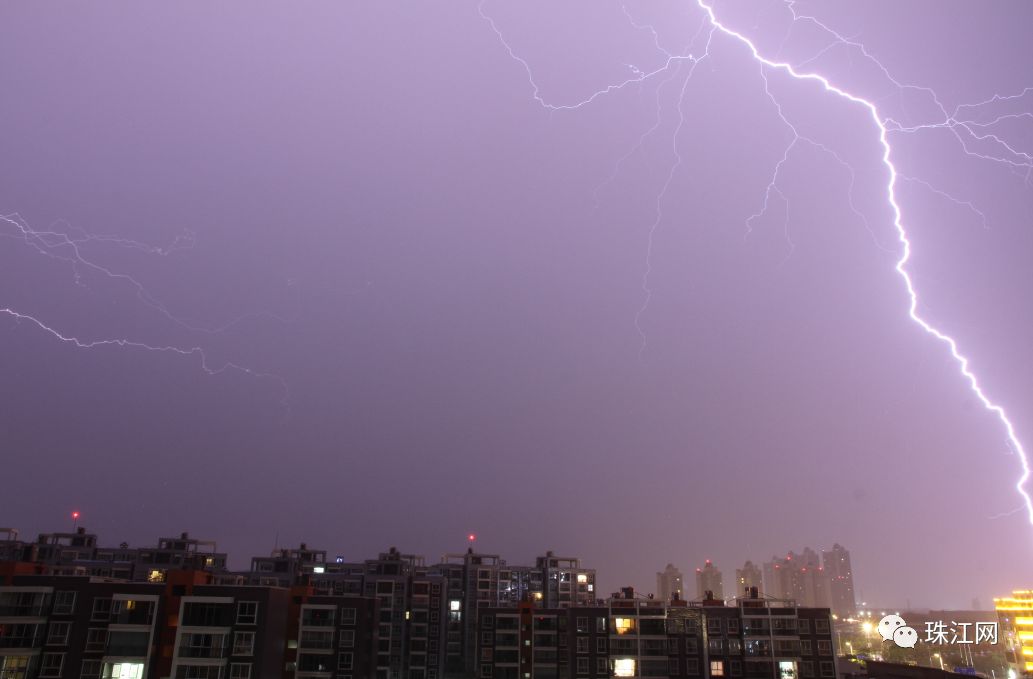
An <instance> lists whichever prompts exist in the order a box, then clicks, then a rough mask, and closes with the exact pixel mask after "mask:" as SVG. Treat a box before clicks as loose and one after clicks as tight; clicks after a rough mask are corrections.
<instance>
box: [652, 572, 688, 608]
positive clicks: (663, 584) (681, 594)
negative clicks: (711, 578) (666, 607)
mask: <svg viewBox="0 0 1033 679" xmlns="http://www.w3.org/2000/svg"><path fill="white" fill-rule="evenodd" d="M656 598H657V599H659V600H660V601H671V600H672V599H684V598H686V592H685V578H684V577H682V573H681V571H680V570H678V569H677V568H675V567H674V565H673V564H667V568H665V569H663V570H662V571H660V572H658V573H657V574H656Z"/></svg>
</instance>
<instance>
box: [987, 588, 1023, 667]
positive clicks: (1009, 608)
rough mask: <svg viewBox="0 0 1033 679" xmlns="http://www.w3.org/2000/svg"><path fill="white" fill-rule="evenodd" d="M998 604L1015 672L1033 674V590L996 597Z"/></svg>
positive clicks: (1006, 646) (1008, 651)
mask: <svg viewBox="0 0 1033 679" xmlns="http://www.w3.org/2000/svg"><path fill="white" fill-rule="evenodd" d="M994 608H996V609H997V620H998V623H999V629H1000V632H1001V634H1002V635H1003V636H1004V639H1003V642H1004V644H1005V648H1006V649H1007V650H1006V653H1007V658H1008V665H1009V667H1010V669H1011V670H1012V671H1013V672H1014V676H1018V677H1022V676H1029V675H1030V674H1033V591H1031V590H1028V589H1024V590H1015V591H1014V592H1012V593H1011V596H1008V597H1000V598H994ZM1011 674H1012V672H1009V675H1011Z"/></svg>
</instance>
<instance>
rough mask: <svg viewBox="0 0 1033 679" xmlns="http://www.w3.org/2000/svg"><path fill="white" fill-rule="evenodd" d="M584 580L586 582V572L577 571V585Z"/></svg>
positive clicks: (583, 582)
mask: <svg viewBox="0 0 1033 679" xmlns="http://www.w3.org/2000/svg"><path fill="white" fill-rule="evenodd" d="M586 582H588V574H587V573H578V574H577V583H578V584H579V585H583V584H585V583H586Z"/></svg>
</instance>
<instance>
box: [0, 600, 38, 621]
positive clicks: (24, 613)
mask: <svg viewBox="0 0 1033 679" xmlns="http://www.w3.org/2000/svg"><path fill="white" fill-rule="evenodd" d="M46 609H47V606H46V602H45V601H37V602H33V603H29V604H7V605H2V606H0V618H16V617H17V618H23V617H24V618H42V617H44V616H45V615H46Z"/></svg>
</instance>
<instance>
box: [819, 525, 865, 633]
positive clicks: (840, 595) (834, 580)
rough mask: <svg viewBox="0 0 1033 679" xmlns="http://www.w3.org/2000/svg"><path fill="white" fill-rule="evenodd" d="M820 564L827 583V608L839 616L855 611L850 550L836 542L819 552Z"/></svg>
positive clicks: (855, 603)
mask: <svg viewBox="0 0 1033 679" xmlns="http://www.w3.org/2000/svg"><path fill="white" fill-rule="evenodd" d="M821 564H822V567H823V568H824V572H825V577H826V578H827V579H828V584H829V608H831V609H832V612H833V613H835V614H836V615H838V616H839V617H840V618H852V617H854V614H855V613H857V600H856V599H855V598H854V574H853V571H852V570H851V568H850V552H849V551H848V550H847V549H846V548H845V547H843V546H842V545H840V544H839V543H836V544H834V545H832V549H828V550H825V551H823V552H822V553H821Z"/></svg>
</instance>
